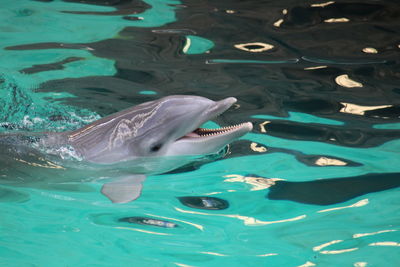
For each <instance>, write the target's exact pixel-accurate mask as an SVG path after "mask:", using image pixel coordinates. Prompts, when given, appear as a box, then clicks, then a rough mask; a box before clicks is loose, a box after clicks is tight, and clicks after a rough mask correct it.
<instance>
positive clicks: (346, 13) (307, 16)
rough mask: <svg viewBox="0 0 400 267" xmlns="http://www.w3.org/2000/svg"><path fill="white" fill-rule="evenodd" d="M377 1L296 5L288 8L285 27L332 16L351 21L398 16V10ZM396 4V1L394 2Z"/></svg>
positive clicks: (299, 25) (321, 20)
mask: <svg viewBox="0 0 400 267" xmlns="http://www.w3.org/2000/svg"><path fill="white" fill-rule="evenodd" d="M385 4H386V6H385V5H382V4H376V3H372V2H371V3H357V2H353V3H331V4H329V5H326V6H324V7H321V6H317V5H314V6H312V5H309V6H294V7H290V8H289V9H288V14H287V16H285V21H284V23H282V27H283V28H302V27H304V28H306V27H311V26H314V25H316V24H320V23H322V22H324V21H326V20H329V19H332V18H339V17H340V18H348V19H349V20H350V21H351V22H363V21H374V22H378V21H390V19H389V18H394V17H396V16H397V14H398V12H397V11H396V9H395V10H393V9H391V8H390V3H388V1H386V3H385ZM393 4H394V3H393Z"/></svg>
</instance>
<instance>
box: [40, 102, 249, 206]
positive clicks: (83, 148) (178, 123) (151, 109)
mask: <svg viewBox="0 0 400 267" xmlns="http://www.w3.org/2000/svg"><path fill="white" fill-rule="evenodd" d="M235 102H236V99H235V98H233V97H229V98H226V99H223V100H221V101H212V100H210V99H207V98H204V97H199V96H185V95H175V96H168V97H164V98H161V99H159V100H155V101H151V102H146V103H143V104H140V105H138V106H135V107H132V108H129V109H126V110H123V111H120V112H117V113H115V114H112V115H110V116H107V117H104V118H102V119H100V120H98V121H95V122H93V123H91V124H89V125H86V126H85V127H83V128H80V129H78V130H76V131H72V132H63V133H46V134H45V137H44V138H41V140H40V145H41V146H44V147H51V146H64V145H67V146H69V147H72V148H73V150H74V151H75V152H76V153H77V154H78V155H79V156H80V157H81V158H82V159H83V160H84V161H85V162H89V163H93V164H95V165H100V166H103V167H104V166H108V167H110V168H118V166H119V164H122V165H121V166H123V168H125V169H126V171H125V172H124V175H119V176H120V177H119V178H117V179H114V180H113V181H111V182H109V183H105V184H104V185H103V187H102V190H101V192H102V193H103V194H104V195H105V196H107V197H108V198H109V199H110V200H111V201H112V202H114V203H126V202H129V201H132V200H135V199H136V198H138V197H139V195H140V193H141V189H142V182H143V181H144V179H145V178H146V174H157V173H163V172H166V171H170V170H173V169H176V168H178V167H180V166H182V165H185V164H187V163H188V162H190V159H191V158H190V157H186V156H195V155H206V154H212V153H217V152H218V151H220V150H221V149H222V148H223V147H225V146H226V145H227V144H229V143H230V142H232V141H234V140H235V139H237V138H239V137H241V136H243V135H244V134H246V133H247V132H249V131H251V129H252V124H251V123H249V122H247V123H242V124H239V125H235V126H228V127H224V128H218V129H204V128H199V127H200V126H201V125H202V124H203V123H205V122H207V121H208V120H210V119H213V118H215V117H216V116H218V115H219V114H221V113H223V112H224V111H226V110H227V109H228V108H229V107H231V106H232V105H233V104H234V103H235ZM192 160H193V159H192Z"/></svg>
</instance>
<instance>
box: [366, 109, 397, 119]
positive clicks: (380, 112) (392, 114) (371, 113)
mask: <svg viewBox="0 0 400 267" xmlns="http://www.w3.org/2000/svg"><path fill="white" fill-rule="evenodd" d="M365 116H366V117H369V118H383V119H400V106H395V107H386V108H380V109H375V110H367V111H365Z"/></svg>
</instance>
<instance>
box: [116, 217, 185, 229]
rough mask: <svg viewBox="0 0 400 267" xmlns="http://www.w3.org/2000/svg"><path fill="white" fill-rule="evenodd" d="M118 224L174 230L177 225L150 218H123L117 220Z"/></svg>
mask: <svg viewBox="0 0 400 267" xmlns="http://www.w3.org/2000/svg"><path fill="white" fill-rule="evenodd" d="M118 221H119V222H126V223H133V224H141V225H150V226H157V227H163V228H176V227H178V226H179V225H178V224H176V223H173V222H169V221H163V220H158V219H154V218H150V217H124V218H120V219H118Z"/></svg>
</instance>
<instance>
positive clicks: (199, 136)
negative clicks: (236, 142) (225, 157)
mask: <svg viewBox="0 0 400 267" xmlns="http://www.w3.org/2000/svg"><path fill="white" fill-rule="evenodd" d="M236 101H237V100H236V98H234V97H228V98H225V99H223V100H221V101H217V102H214V105H213V106H211V107H210V108H209V109H208V110H205V111H204V113H203V114H202V117H203V120H202V121H201V123H200V124H198V125H195V127H193V128H192V130H191V131H189V132H188V133H186V134H185V135H184V136H182V137H180V138H179V139H178V140H177V141H207V140H211V139H214V140H217V139H220V138H221V139H225V141H227V140H233V139H235V138H239V137H241V136H242V135H244V134H246V133H248V132H249V131H251V130H252V129H253V125H252V124H251V123H250V122H245V123H241V124H237V125H232V126H226V127H222V128H215V129H206V128H201V127H200V125H202V124H203V123H205V122H207V121H209V120H212V119H214V118H215V117H218V116H219V115H220V114H222V113H223V112H225V111H226V110H227V109H229V108H230V107H231V106H232V105H233V104H234V103H236ZM224 137H225V138H224Z"/></svg>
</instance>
